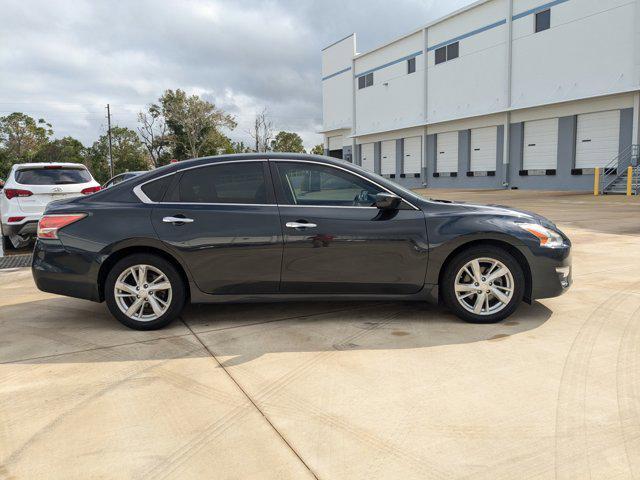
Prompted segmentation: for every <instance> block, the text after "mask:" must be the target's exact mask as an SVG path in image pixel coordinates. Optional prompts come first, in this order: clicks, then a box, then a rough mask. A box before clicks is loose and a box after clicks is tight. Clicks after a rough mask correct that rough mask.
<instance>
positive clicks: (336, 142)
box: [329, 135, 342, 150]
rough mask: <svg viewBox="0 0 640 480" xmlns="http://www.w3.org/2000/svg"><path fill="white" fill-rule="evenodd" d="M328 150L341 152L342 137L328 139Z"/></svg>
mask: <svg viewBox="0 0 640 480" xmlns="http://www.w3.org/2000/svg"><path fill="white" fill-rule="evenodd" d="M329 150H342V135H338V136H337V137H329Z"/></svg>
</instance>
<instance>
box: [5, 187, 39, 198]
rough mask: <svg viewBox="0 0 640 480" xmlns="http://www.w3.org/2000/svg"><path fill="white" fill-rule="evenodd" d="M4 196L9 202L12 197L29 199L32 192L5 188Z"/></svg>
mask: <svg viewBox="0 0 640 480" xmlns="http://www.w3.org/2000/svg"><path fill="white" fill-rule="evenodd" d="M4 194H5V196H6V197H7V198H8V199H9V200H11V199H12V198H14V197H30V196H31V195H33V192H30V191H29V190H20V189H18V188H5V189H4Z"/></svg>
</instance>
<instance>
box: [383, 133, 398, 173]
mask: <svg viewBox="0 0 640 480" xmlns="http://www.w3.org/2000/svg"><path fill="white" fill-rule="evenodd" d="M380 150H381V151H380V156H381V158H380V173H382V175H390V174H392V173H396V141H395V140H386V141H384V142H382V144H381V147H380Z"/></svg>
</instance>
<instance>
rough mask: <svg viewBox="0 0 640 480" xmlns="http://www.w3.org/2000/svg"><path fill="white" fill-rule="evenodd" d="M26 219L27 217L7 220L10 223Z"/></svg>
mask: <svg viewBox="0 0 640 480" xmlns="http://www.w3.org/2000/svg"><path fill="white" fill-rule="evenodd" d="M24 219H25V217H9V218H7V222H9V223H15V222H21V221H22V220H24Z"/></svg>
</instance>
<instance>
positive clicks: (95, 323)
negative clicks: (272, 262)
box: [0, 298, 552, 367]
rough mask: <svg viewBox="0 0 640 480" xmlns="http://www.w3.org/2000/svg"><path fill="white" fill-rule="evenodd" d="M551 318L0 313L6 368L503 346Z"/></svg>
mask: <svg viewBox="0 0 640 480" xmlns="http://www.w3.org/2000/svg"><path fill="white" fill-rule="evenodd" d="M21 312H22V313H21ZM551 314H552V312H551V310H549V309H548V308H547V307H545V306H544V305H543V304H541V303H539V302H534V303H533V304H532V305H527V304H523V305H522V306H521V307H520V308H519V309H518V310H517V311H516V313H514V314H513V315H512V316H511V317H510V318H509V319H507V320H506V321H504V322H501V323H497V324H484V325H483V324H469V323H465V322H463V321H461V320H459V319H458V318H457V317H455V316H454V315H452V314H451V313H450V312H449V311H447V310H446V309H444V308H442V307H440V306H437V305H428V304H424V303H418V302H349V303H346V302H295V303H268V304H264V303H262V304H223V305H194V306H189V307H188V308H186V309H185V311H184V312H183V314H182V317H181V319H180V320H179V321H176V322H174V323H173V324H172V325H170V326H169V327H167V328H165V329H163V330H157V331H150V332H140V331H134V330H130V329H128V328H126V327H124V326H122V325H120V324H119V323H118V322H117V321H116V320H114V319H113V317H111V315H110V314H109V312H108V310H107V308H106V306H105V305H104V304H95V303H90V302H85V301H81V300H76V299H69V298H53V299H49V300H39V301H34V302H27V303H19V304H17V305H10V306H3V307H0V362H1V363H9V362H10V363H15V362H19V363H28V364H45V363H95V362H114V361H115V362H126V361H141V360H163V359H174V358H191V357H206V356H208V355H210V354H213V355H215V356H216V358H217V359H218V360H219V361H220V362H221V364H222V365H223V366H225V367H229V366H234V365H240V364H243V363H246V362H249V361H251V360H253V359H256V358H260V357H262V356H264V355H268V354H277V353H294V352H340V351H349V350H352V351H353V350H395V349H424V348H433V347H440V346H445V345H459V344H466V343H474V342H485V341H486V342H489V343H494V342H501V341H504V340H506V339H508V338H509V337H511V336H513V335H517V334H521V333H525V332H528V331H532V330H534V329H536V328H538V327H540V326H541V325H543V324H544V323H545V322H546V321H547V320H548V319H549V318H550V316H551ZM193 334H195V335H196V336H197V338H194V337H193ZM203 345H204V346H205V347H206V348H203Z"/></svg>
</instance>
